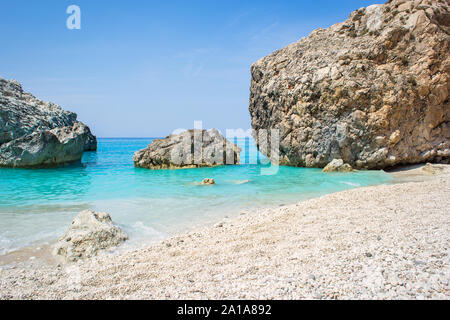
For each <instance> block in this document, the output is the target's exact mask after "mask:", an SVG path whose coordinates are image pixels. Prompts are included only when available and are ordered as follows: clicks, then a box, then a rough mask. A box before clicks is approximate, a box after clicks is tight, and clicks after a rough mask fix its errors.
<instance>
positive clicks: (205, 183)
mask: <svg viewBox="0 0 450 320" xmlns="http://www.w3.org/2000/svg"><path fill="white" fill-rule="evenodd" d="M200 184H201V185H215V184H216V181H214V179H209V178H207V179H203V181H202V182H201V183H200Z"/></svg>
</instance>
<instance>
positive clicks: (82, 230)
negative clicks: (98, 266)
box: [55, 210, 128, 262]
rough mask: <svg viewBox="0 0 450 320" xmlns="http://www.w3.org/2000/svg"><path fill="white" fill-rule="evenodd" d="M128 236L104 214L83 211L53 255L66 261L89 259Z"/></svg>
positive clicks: (118, 243) (59, 242)
mask: <svg viewBox="0 0 450 320" xmlns="http://www.w3.org/2000/svg"><path fill="white" fill-rule="evenodd" d="M125 240H128V236H127V235H126V234H125V233H124V232H123V231H122V230H121V229H120V228H119V227H117V226H115V225H114V224H113V222H112V219H111V216H110V215H109V214H107V213H105V212H93V211H90V210H85V211H82V212H80V214H78V215H77V216H76V217H75V219H74V220H73V222H72V224H71V226H70V227H69V229H68V230H67V231H66V233H65V234H64V235H63V236H62V237H61V238H60V239H59V240H58V243H57V244H56V246H55V254H56V255H58V256H61V257H63V258H64V259H65V260H66V261H72V262H74V261H77V260H79V259H86V258H91V257H93V256H95V255H97V254H98V253H99V252H100V251H101V250H104V249H108V248H112V247H116V246H118V245H120V244H121V243H122V242H123V241H125Z"/></svg>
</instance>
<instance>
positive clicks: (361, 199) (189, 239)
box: [0, 165, 450, 299]
mask: <svg viewBox="0 0 450 320" xmlns="http://www.w3.org/2000/svg"><path fill="white" fill-rule="evenodd" d="M431 168H434V169H433V170H431ZM392 174H393V175H395V176H396V177H399V178H402V179H404V181H408V180H409V179H411V180H413V181H415V182H404V183H400V184H393V185H380V186H374V187H365V188H359V189H353V190H348V191H344V192H339V193H335V194H330V195H327V196H323V197H320V198H317V199H312V200H308V201H305V202H301V203H298V204H295V205H289V206H285V207H280V208H275V209H273V208H272V209H266V210H258V211H255V212H253V213H249V214H245V215H241V216H240V217H238V218H235V219H230V220H227V221H223V222H222V223H220V224H216V225H215V226H214V227H208V228H204V229H202V230H199V231H197V232H191V233H189V234H183V235H180V236H177V237H173V238H170V239H168V240H165V241H163V242H161V243H158V244H156V245H154V246H151V247H146V248H143V249H139V250H135V251H128V252H122V253H118V254H104V255H99V256H97V257H94V258H92V259H90V260H86V261H80V262H78V263H75V264H67V265H58V266H55V265H47V266H45V265H44V266H42V265H41V266H40V267H36V265H35V266H33V265H32V263H29V264H28V265H16V266H13V265H10V266H9V267H2V268H1V269H0V279H1V280H0V292H1V293H0V298H1V299H72V298H75V299H178V298H180V299H205V298H206V299H245V298H247V299H305V298H306V299H422V298H423V299H450V284H449V279H450V269H449V265H450V261H449V254H448V248H449V247H450V238H449V235H450V229H449V228H450V215H449V212H448V207H449V205H450V200H449V199H448V193H449V191H450V179H449V178H450V168H449V166H448V165H442V166H439V167H438V168H436V167H434V166H432V167H428V168H426V167H418V168H415V169H414V170H406V171H399V172H394V173H392ZM411 180H409V181H411Z"/></svg>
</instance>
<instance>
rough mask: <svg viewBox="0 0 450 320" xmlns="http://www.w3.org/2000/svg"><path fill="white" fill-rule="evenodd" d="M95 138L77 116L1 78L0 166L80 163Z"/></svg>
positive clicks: (95, 145) (12, 81)
mask: <svg viewBox="0 0 450 320" xmlns="http://www.w3.org/2000/svg"><path fill="white" fill-rule="evenodd" d="M96 149H97V139H96V137H95V136H94V135H92V133H91V131H90V129H89V128H88V127H87V126H86V125H84V124H83V123H81V122H79V121H77V115H76V114H75V113H73V112H69V111H65V110H63V109H61V107H60V106H58V105H56V104H53V103H50V102H43V101H41V100H39V99H37V98H36V97H34V96H33V95H31V94H30V93H26V92H24V91H23V89H22V86H21V85H20V83H18V82H17V81H15V80H11V81H8V80H5V79H2V78H0V166H1V167H25V168H33V167H49V166H57V165H60V164H65V163H70V162H74V161H79V160H80V159H81V157H82V155H83V152H84V151H95V150H96Z"/></svg>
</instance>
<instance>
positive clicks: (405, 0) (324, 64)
mask: <svg viewBox="0 0 450 320" xmlns="http://www.w3.org/2000/svg"><path fill="white" fill-rule="evenodd" d="M251 75H252V82H251V94H250V107H249V109H250V114H251V118H252V127H253V129H256V130H259V129H267V130H268V129H279V132H280V140H281V141H280V148H279V149H280V163H281V164H284V165H291V166H303V167H319V168H323V167H325V166H326V165H327V164H328V163H330V162H331V161H332V160H333V159H342V160H343V161H344V162H345V163H348V164H349V165H351V166H352V167H354V168H356V169H381V168H385V167H391V166H395V165H402V164H414V163H425V162H441V163H446V162H448V161H449V159H450V103H449V90H450V9H449V1H448V0H445V1H439V0H392V1H389V2H388V3H386V4H379V5H372V6H369V7H367V8H361V9H359V10H357V11H355V12H353V13H352V14H351V15H350V17H349V19H347V20H346V21H344V22H342V23H338V24H335V25H333V26H331V27H330V28H328V29H317V30H315V31H313V32H312V33H311V34H310V35H309V36H308V37H307V38H304V39H302V40H300V41H298V42H297V43H294V44H291V45H289V46H287V47H286V48H283V49H281V50H278V51H276V52H274V53H272V54H271V55H269V56H267V57H265V58H263V59H261V60H259V61H257V62H256V63H254V64H253V65H252V67H251ZM258 144H259V142H258ZM262 149H264V148H262Z"/></svg>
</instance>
